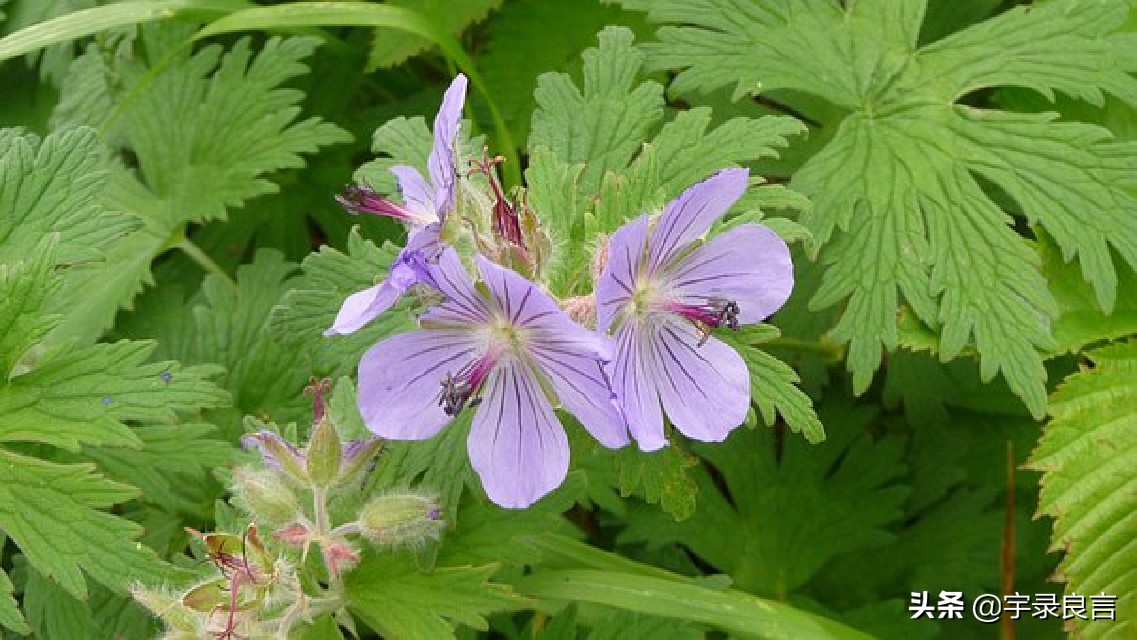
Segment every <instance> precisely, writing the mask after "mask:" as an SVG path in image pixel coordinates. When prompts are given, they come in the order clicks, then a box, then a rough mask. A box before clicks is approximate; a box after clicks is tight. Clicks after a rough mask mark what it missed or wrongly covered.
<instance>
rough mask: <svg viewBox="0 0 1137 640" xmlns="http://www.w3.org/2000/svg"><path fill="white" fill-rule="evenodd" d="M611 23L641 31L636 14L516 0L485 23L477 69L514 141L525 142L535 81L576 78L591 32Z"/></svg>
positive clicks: (587, 5)
mask: <svg viewBox="0 0 1137 640" xmlns="http://www.w3.org/2000/svg"><path fill="white" fill-rule="evenodd" d="M615 24H623V25H625V26H629V27H632V28H633V30H635V31H636V32H637V33H643V32H645V29H644V26H645V23H644V21H643V19H642V18H640V16H639V15H638V14H633V13H629V12H624V11H620V10H619V8H617V7H614V6H609V5H604V4H602V3H600V2H573V3H565V2H544V1H543V0H521V1H517V2H511V3H509V5H508V6H507V7H506V10H504V11H502V12H501V13H499V14H497V15H495V16H494V17H493V19H492V20H490V21H489V22H488V23H487V24H486V43H485V45H484V46H483V47H482V50H483V51H482V52H480V53H479V55H478V66H479V68H481V69H482V72H483V74H484V75H485V79H486V85H487V86H488V87H489V89H490V92H491V93H492V94H493V96H494V100H495V101H496V102H497V104H498V106H499V107H500V108H501V112H502V115H503V116H504V117H505V120H506V122H508V123H509V126H510V128H511V129H512V131H513V136H514V139H515V140H525V139H526V137H528V132H529V122H530V116H531V114H532V112H533V109H534V108H536V106H537V103H536V101H535V100H534V98H533V89H534V88H535V87H536V86H537V77H538V76H540V75H541V74H542V73H546V72H549V71H567V72H570V73H577V72H578V71H579V69H580V52H581V51H582V50H583V49H585V48H587V47H588V46H589V45H591V44H592V43H594V42H595V41H596V32H597V31H600V30H601V29H603V28H604V27H605V26H606V25H615ZM645 35H646V34H645Z"/></svg>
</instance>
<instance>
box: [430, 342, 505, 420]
mask: <svg viewBox="0 0 1137 640" xmlns="http://www.w3.org/2000/svg"><path fill="white" fill-rule="evenodd" d="M495 364H497V358H496V357H492V356H491V354H489V353H487V354H486V355H484V356H482V357H481V358H480V359H478V360H476V361H474V362H471V363H470V364H467V365H466V366H465V367H462V368H461V369H460V370H459V371H458V373H457V374H451V373H447V374H446V377H445V378H443V379H442V392H441V393H440V394H439V397H438V406H440V407H442V410H443V411H445V412H446V415H448V416H456V415H458V414H459V413H461V412H462V409H465V408H466V407H476V406H478V404H480V403H481V401H482V399H481V392H482V387H483V386H484V385H485V382H486V378H488V377H489V375H490V371H492V370H493V367H494V365H495Z"/></svg>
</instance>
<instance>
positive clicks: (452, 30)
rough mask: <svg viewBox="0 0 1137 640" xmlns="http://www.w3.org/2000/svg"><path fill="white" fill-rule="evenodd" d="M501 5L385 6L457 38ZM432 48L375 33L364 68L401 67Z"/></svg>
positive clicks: (424, 1) (406, 1) (485, 0)
mask: <svg viewBox="0 0 1137 640" xmlns="http://www.w3.org/2000/svg"><path fill="white" fill-rule="evenodd" d="M501 2H502V0H473V1H471V0H393V1H392V2H389V3H387V4H389V5H391V6H396V7H406V8H407V9H411V10H413V11H416V12H418V13H419V14H421V15H422V16H423V18H424V19H426V20H429V21H431V22H433V23H434V24H435V25H437V27H438V28H439V29H440V30H444V31H446V32H447V33H449V34H451V35H452V36H458V35H460V34H461V33H462V31H464V30H465V29H466V27H469V26H470V25H472V24H475V23H477V22H481V21H483V20H485V19H486V17H487V16H488V15H489V13H490V12H491V11H493V10H495V9H497V8H499V7H501ZM432 44H433V43H432V42H431V41H430V40H429V39H427V38H424V37H422V36H419V35H414V34H411V33H408V32H405V31H388V30H384V29H377V30H376V31H375V40H374V42H372V44H371V51H370V52H369V53H368V56H367V68H368V70H370V71H374V70H375V69H378V68H381V67H393V66H395V65H398V64H402V63H403V62H405V61H406V60H407V59H408V58H410V57H411V56H414V55H417V54H419V53H422V52H423V51H426V50H427V49H429V48H430V47H431V46H432Z"/></svg>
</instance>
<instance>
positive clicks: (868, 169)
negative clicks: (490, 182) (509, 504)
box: [0, 0, 1137, 640]
mask: <svg viewBox="0 0 1137 640" xmlns="http://www.w3.org/2000/svg"><path fill="white" fill-rule="evenodd" d="M1017 4H1018V3H1013V2H999V1H997V0H966V1H963V0H927V1H925V0H845V1H842V2H839V1H837V0H652V1H648V0H617V1H613V2H608V3H599V2H595V1H594V0H587V1H585V0H581V1H579V2H577V1H571V2H570V1H568V0H470V1H467V0H398V1H394V0H392V1H391V2H389V3H377V2H376V3H372V2H317V3H305V2H292V3H289V2H284V3H268V2H264V3H259V4H258V3H255V2H251V1H244V0H152V1H134V2H99V1H97V0H6V1H4V0H0V12H3V21H2V22H0V35H2V36H3V38H2V39H0V59H3V60H5V61H4V62H3V63H2V64H0V87H4V90H3V94H2V95H3V98H2V99H0V126H2V127H4V128H3V129H0V373H3V377H2V378H0V567H2V569H3V571H0V638H4V637H13V638H16V637H32V638H44V639H57V638H58V639H68V640H70V639H74V638H108V639H110V638H148V637H153V636H154V635H155V634H156V633H158V626H157V623H156V621H154V620H152V619H151V618H150V616H149V615H148V614H147V613H146V612H145V611H144V610H143V609H141V608H140V607H138V606H137V605H135V604H133V602H132V601H131V600H130V597H129V595H128V594H127V588H128V587H129V586H130V585H131V584H134V583H136V582H140V581H141V582H146V583H149V584H162V583H164V584H179V583H181V582H185V581H186V580H189V579H191V578H192V576H193V575H195V574H196V573H199V572H200V571H201V567H200V565H197V564H195V562H194V560H193V559H192V558H190V557H189V556H187V555H186V553H185V550H186V547H187V544H188V535H187V534H186V532H185V530H184V527H187V526H190V527H194V528H197V529H202V530H211V529H215V528H223V527H226V526H232V525H233V524H234V523H235V522H236V520H235V517H236V516H235V515H234V512H233V510H232V509H231V508H230V507H229V506H228V504H227V501H226V498H227V493H226V486H227V483H228V481H229V478H228V474H229V470H230V469H231V467H232V466H233V465H235V464H237V463H239V462H244V461H248V460H250V459H251V456H250V455H249V454H245V453H243V452H241V451H240V449H239V448H238V447H237V442H238V438H239V437H240V435H241V434H242V433H244V431H245V430H246V429H247V428H249V427H247V426H245V425H247V424H260V423H269V422H272V423H276V424H281V425H288V424H290V423H297V424H302V425H303V424H305V422H306V421H307V420H308V415H309V408H308V403H307V400H305V399H304V398H303V397H302V395H301V393H300V390H301V388H302V387H303V386H304V384H305V382H306V381H307V380H308V379H309V377H311V376H320V377H329V378H331V379H333V380H336V381H337V384H336V392H335V394H334V396H333V400H332V406H331V408H330V410H331V411H333V412H334V413H335V415H336V416H337V418H338V421H339V422H340V423H341V425H351V426H350V429H352V430H354V431H355V433H356V435H358V434H360V433H363V432H364V431H365V428H364V427H363V425H362V423H361V422H360V420H359V417H358V414H357V413H356V412H355V408H354V399H353V393H354V391H353V388H352V381H351V377H352V376H353V375H354V367H355V363H356V362H358V359H359V356H360V355H361V354H362V352H363V351H364V350H365V349H367V348H368V347H369V346H370V345H371V344H373V343H374V342H375V341H376V340H377V339H379V338H380V337H382V336H385V335H388V334H391V333H394V332H397V331H401V330H405V329H407V328H408V327H410V326H411V322H412V318H411V316H410V315H409V314H407V313H394V314H390V315H387V316H384V317H383V318H382V319H380V320H379V321H377V322H375V323H373V324H372V325H370V326H368V327H367V328H366V329H365V330H363V331H360V332H359V333H357V334H354V335H352V336H347V337H339V338H335V339H325V338H323V337H322V335H321V332H322V330H323V329H324V328H325V327H326V326H328V325H329V324H330V320H331V319H332V318H333V317H334V314H335V312H336V310H337V308H338V305H339V303H340V301H341V300H342V299H343V297H344V296H345V295H346V294H348V293H350V292H352V291H355V290H358V289H360V288H362V287H364V286H368V285H370V284H371V283H372V282H373V277H374V276H375V274H377V273H381V272H382V271H383V270H384V269H385V268H386V267H387V265H388V264H389V263H390V262H391V260H392V259H393V258H394V256H395V252H396V250H397V245H398V244H400V243H401V242H402V237H401V233H402V231H401V229H400V228H399V227H398V226H397V225H396V224H394V223H391V222H390V221H387V220H379V219H375V218H352V217H349V216H347V215H345V214H344V213H343V211H342V210H341V209H340V208H339V207H338V206H337V205H336V204H335V202H334V201H333V199H332V195H334V194H335V193H337V192H339V191H340V190H341V189H342V187H343V185H344V184H345V183H348V182H350V181H352V180H353V179H356V178H358V179H361V180H366V181H368V182H370V183H371V184H372V185H374V186H375V188H376V189H378V190H380V191H382V192H390V191H392V190H393V189H394V184H393V181H392V180H391V179H390V176H389V175H388V174H387V172H386V169H387V168H388V167H389V166H391V165H392V164H394V163H396V162H399V163H408V164H412V165H416V166H420V167H424V166H425V163H426V154H427V152H428V150H429V145H430V137H429V130H428V128H427V122H428V121H429V119H430V118H431V117H432V116H433V113H434V110H435V109H436V106H437V104H438V101H439V98H440V96H441V93H442V90H443V88H444V87H445V86H446V84H447V83H448V82H449V79H450V78H451V77H452V76H453V74H454V73H456V72H457V71H459V70H461V71H464V72H465V73H466V74H467V75H469V76H470V78H471V80H472V84H473V85H474V87H475V89H476V91H474V92H472V94H471V97H470V101H469V104H468V107H467V111H466V115H467V117H468V118H469V126H468V127H466V128H464V133H465V135H467V138H466V139H464V140H463V144H464V145H466V147H467V148H469V149H471V150H477V149H480V147H481V145H482V144H488V145H489V146H490V148H491V150H492V151H493V152H494V153H501V154H502V155H503V156H505V157H506V165H505V176H506V181H507V183H509V184H507V186H520V185H521V184H522V182H524V184H526V185H527V190H528V191H527V194H528V197H529V201H530V203H531V204H532V206H533V208H534V209H535V210H536V211H537V212H538V215H539V216H541V220H542V222H543V224H544V225H546V227H547V228H548V230H549V232H550V234H551V236H552V238H553V240H554V242H555V243H557V245H558V246H560V247H563V250H562V251H561V252H560V253H559V254H558V261H557V262H556V263H555V264H554V265H553V268H552V271H551V274H550V288H551V289H552V291H553V292H554V293H556V294H558V295H563V296H567V295H573V294H577V293H581V292H583V291H586V290H587V287H588V282H587V281H585V280H583V279H582V278H581V274H582V273H584V272H586V271H587V269H586V268H585V265H587V264H588V262H589V260H591V254H592V251H593V249H594V246H595V245H596V244H597V237H598V234H604V233H610V232H612V231H613V230H615V229H616V228H617V227H618V226H620V224H622V223H623V222H624V221H626V220H627V219H629V218H630V217H632V216H635V215H638V214H640V213H643V212H645V211H653V210H656V209H658V208H659V207H660V206H662V205H663V204H664V203H665V202H667V201H668V200H669V199H671V198H673V197H675V196H676V195H678V194H679V193H680V192H681V191H682V190H683V189H684V188H685V187H686V186H688V185H689V184H691V183H692V182H695V181H697V180H699V179H702V178H704V177H706V176H707V175H708V174H710V173H711V172H713V171H714V170H716V169H719V168H722V167H725V166H731V165H745V166H749V167H751V168H752V169H753V173H754V174H757V175H760V176H763V177H764V178H765V180H764V182H763V183H762V184H758V185H755V186H753V187H752V188H751V189H750V190H749V191H748V192H747V194H746V196H744V200H743V202H742V203H741V204H740V205H739V206H738V207H737V208H736V210H735V212H734V215H733V216H732V217H731V218H730V219H729V220H727V221H726V222H725V223H724V224H725V225H733V224H737V223H739V222H742V221H747V220H758V219H761V220H762V221H763V222H764V223H765V224H767V225H769V226H770V227H771V228H774V229H775V230H776V231H777V232H778V233H780V234H781V235H782V236H783V237H784V238H785V239H786V240H787V241H790V242H792V243H793V247H794V251H795V262H796V268H797V282H796V285H795V291H794V295H793V298H792V299H791V300H790V302H789V304H787V306H786V307H785V308H784V309H783V310H782V311H780V312H779V313H778V314H777V315H776V316H775V317H774V318H772V319H771V320H770V321H769V325H763V326H761V327H758V328H756V329H753V330H750V331H744V332H740V333H738V334H732V335H729V336H724V339H729V340H730V341H731V343H732V344H733V345H734V346H735V348H737V349H738V350H739V351H740V352H741V353H742V354H743V357H744V358H745V359H746V361H747V363H748V365H749V366H750V368H751V376H752V381H753V388H754V411H753V412H752V415H751V417H750V419H749V420H748V424H747V425H746V426H744V427H743V428H740V429H739V430H738V431H737V432H736V433H735V434H734V435H732V436H731V437H730V438H729V439H728V440H727V441H726V442H725V443H723V444H719V445H704V444H700V443H691V442H688V441H684V440H681V439H673V442H672V445H671V446H670V447H669V448H667V449H664V450H662V451H660V452H656V453H652V454H645V453H642V452H638V451H635V450H632V449H625V450H621V451H609V450H606V449H603V448H600V447H598V446H597V445H595V444H594V443H592V442H591V441H590V440H589V439H587V438H586V437H583V436H582V435H581V433H580V431H581V430H580V429H576V430H575V431H572V430H570V438H571V439H572V441H573V467H572V470H571V472H570V476H569V480H568V481H567V482H566V483H565V485H564V486H563V487H562V488H561V489H559V490H557V491H556V492H555V493H554V494H553V495H551V496H549V497H548V498H546V499H545V500H543V501H542V502H541V503H539V504H538V505H537V506H536V507H534V508H533V509H530V510H528V511H524V512H510V511H503V510H500V509H497V508H495V507H494V506H493V505H492V504H489V503H488V502H487V501H486V500H485V498H484V496H483V495H482V494H481V493H480V492H481V489H480V487H479V486H478V484H477V482H476V479H475V478H474V477H473V475H472V473H471V471H470V469H469V465H468V462H467V461H466V459H465V452H464V448H465V445H464V436H465V433H464V428H468V425H467V426H466V427H463V425H461V424H456V425H454V426H452V427H450V428H448V429H446V430H445V431H443V433H441V434H440V435H439V436H437V437H436V438H434V439H432V440H428V441H425V442H399V443H390V445H389V447H388V449H387V450H386V452H385V453H384V457H383V458H382V460H381V463H380V465H379V467H378V469H377V470H376V471H375V473H374V474H373V475H372V477H371V478H370V479H369V480H368V482H367V485H366V489H365V490H367V491H380V490H383V489H386V488H391V487H405V486H408V485H419V486H424V487H430V488H432V489H434V490H437V491H439V492H440V494H441V496H442V498H443V503H444V506H445V509H446V514H447V520H448V522H449V523H450V527H449V529H448V530H447V532H446V534H445V535H444V536H443V538H442V541H441V542H440V543H439V544H438V545H437V546H436V547H434V548H431V549H428V550H426V551H420V552H418V553H415V552H411V551H399V552H373V553H369V554H367V555H365V557H364V558H363V561H362V564H361V565H360V566H359V568H357V569H356V570H355V571H354V572H353V573H352V574H351V575H350V576H349V578H348V581H347V589H348V593H349V595H350V597H349V603H348V605H349V606H348V610H349V611H350V614H351V618H352V619H353V620H354V628H355V631H356V632H358V633H359V634H360V635H361V636H362V637H365V638H367V637H379V636H380V635H381V636H383V637H390V638H428V639H429V638H446V637H461V638H472V637H482V636H486V637H505V638H535V637H540V638H577V637H588V638H595V639H608V638H612V639H615V638H647V637H650V638H698V637H705V636H706V635H708V634H712V636H713V637H722V636H723V634H726V635H729V636H730V637H736V636H737V637H773V638H813V637H816V638H859V637H882V638H923V637H928V638H933V637H944V638H970V637H976V638H982V637H994V636H996V635H1000V634H1001V635H1002V636H1004V637H1011V635H1010V634H1013V633H1017V635H1018V636H1019V637H1024V638H1047V637H1060V636H1062V635H1064V634H1066V633H1073V634H1075V635H1077V636H1079V637H1086V638H1099V637H1100V638H1127V637H1133V635H1134V634H1137V623H1135V622H1134V619H1135V616H1137V342H1133V337H1134V336H1137V302H1135V301H1137V273H1135V271H1134V269H1135V268H1137V111H1135V108H1137V79H1135V78H1134V76H1133V75H1132V74H1133V73H1134V72H1137V3H1133V2H1127V1H1126V0H1050V1H1046V2H1042V1H1037V2H1034V3H1026V4H1027V5H1029V6H1014V5H1017ZM1131 5H1133V6H1131ZM775 327H776V329H775ZM459 422H460V421H459ZM293 428H295V427H293ZM303 430H304V427H302V428H301V429H300V431H301V432H303ZM1011 557H1013V558H1014V561H1013V562H1010V561H1009V558H1011ZM941 590H948V591H963V592H964V593H965V594H967V596H968V598H969V599H970V598H972V597H974V596H975V595H978V594H980V593H1002V592H1004V591H1008V592H1011V593H1013V592H1016V591H1017V592H1019V593H1029V594H1037V593H1055V594H1062V593H1079V594H1083V595H1090V594H1098V593H1103V592H1104V593H1107V594H1111V595H1116V596H1117V597H1118V602H1117V620H1116V621H1094V622H1090V621H1080V622H1077V623H1071V624H1070V625H1069V626H1066V627H1063V625H1062V623H1061V621H1056V620H1053V619H1051V620H1038V619H1032V618H1030V617H1029V616H1028V617H1024V618H1023V619H1021V620H1018V621H1014V622H1011V621H1007V622H1006V623H1005V624H1004V625H1003V626H1001V627H1000V626H999V625H983V624H980V623H978V622H975V621H974V620H926V619H925V620H911V619H910V615H909V613H908V611H907V603H908V599H909V594H910V593H911V592H913V591H927V592H929V593H931V594H932V597H933V599H934V598H935V596H936V594H938V593H939V592H940V591H941ZM338 622H340V623H343V622H344V620H342V619H341V620H339V621H338ZM346 629H347V627H346V626H340V625H337V621H336V620H333V619H332V618H330V617H324V618H322V619H319V620H316V621H313V623H312V624H311V625H310V626H308V627H306V628H305V629H304V630H303V632H302V634H301V636H298V637H303V638H306V639H309V640H317V639H320V640H323V639H328V638H343V637H347V634H348V633H349V632H348V631H347V630H346ZM714 634H717V635H714Z"/></svg>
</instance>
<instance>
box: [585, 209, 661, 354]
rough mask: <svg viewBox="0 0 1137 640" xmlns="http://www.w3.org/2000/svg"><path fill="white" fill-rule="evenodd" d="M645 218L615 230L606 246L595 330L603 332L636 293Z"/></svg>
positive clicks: (646, 220)
mask: <svg viewBox="0 0 1137 640" xmlns="http://www.w3.org/2000/svg"><path fill="white" fill-rule="evenodd" d="M647 232H648V217H647V216H646V215H644V216H640V217H638V218H636V219H635V220H632V221H631V222H628V223H626V224H625V225H624V226H622V227H620V228H619V229H617V230H616V233H613V234H612V238H611V239H610V240H609V242H608V262H607V265H606V266H605V267H604V270H603V271H602V272H601V274H600V280H599V281H598V282H597V283H596V326H597V328H598V329H600V331H602V332H607V331H608V329H609V327H611V326H612V321H613V320H614V319H615V318H616V315H617V314H618V313H619V311H620V310H621V309H623V308H624V306H625V305H627V304H628V303H629V302H631V300H632V294H633V292H634V291H635V290H636V281H637V279H638V277H639V273H640V266H641V263H642V262H643V257H644V250H645V248H646V247H647Z"/></svg>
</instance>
